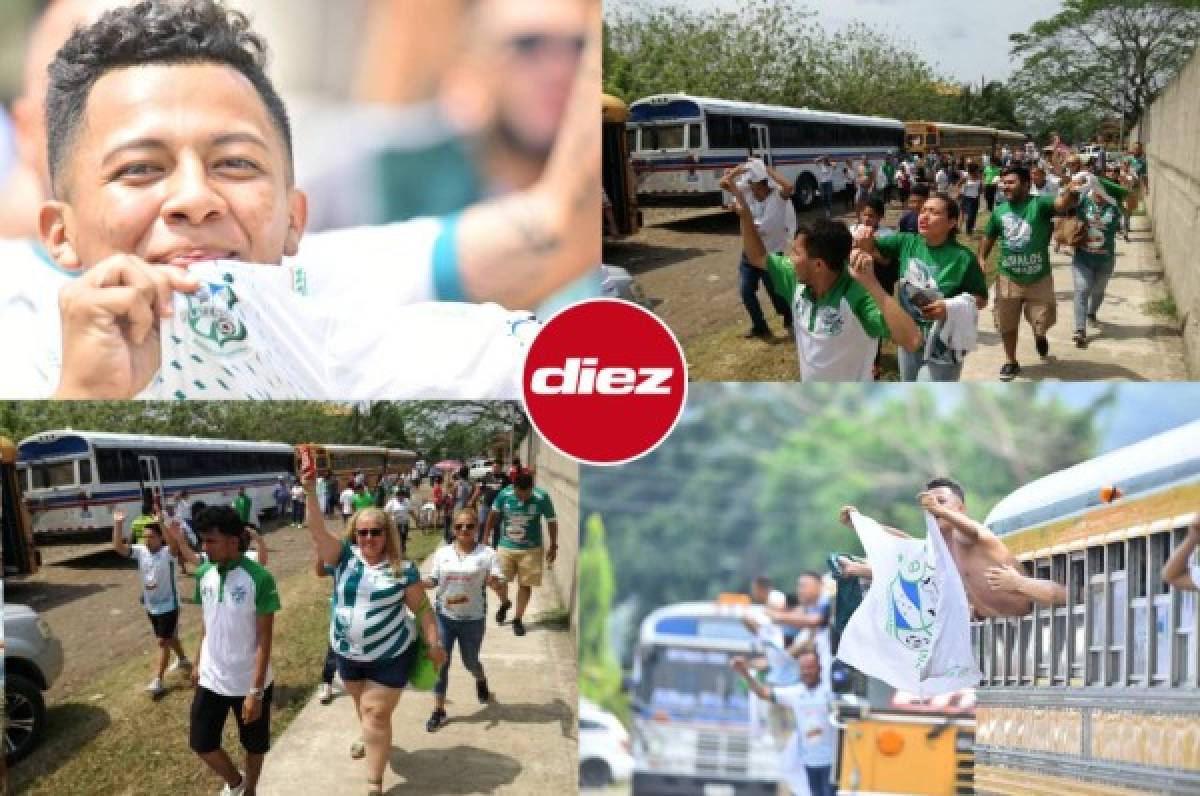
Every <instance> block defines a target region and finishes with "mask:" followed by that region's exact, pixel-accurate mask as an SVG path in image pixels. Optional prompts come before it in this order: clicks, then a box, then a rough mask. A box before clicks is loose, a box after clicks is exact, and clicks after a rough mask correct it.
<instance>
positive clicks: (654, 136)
mask: <svg viewBox="0 0 1200 796" xmlns="http://www.w3.org/2000/svg"><path fill="white" fill-rule="evenodd" d="M685 129H686V128H685V127H684V125H682V124H662V125H647V126H645V127H643V128H642V146H641V151H643V152H646V151H649V150H656V149H683V148H684V143H683V133H684V130H685Z"/></svg>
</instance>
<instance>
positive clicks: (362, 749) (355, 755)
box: [350, 738, 367, 760]
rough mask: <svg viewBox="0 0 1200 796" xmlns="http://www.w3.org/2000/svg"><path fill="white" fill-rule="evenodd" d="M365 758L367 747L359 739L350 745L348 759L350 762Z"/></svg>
mask: <svg viewBox="0 0 1200 796" xmlns="http://www.w3.org/2000/svg"><path fill="white" fill-rule="evenodd" d="M366 756H367V745H366V744H365V743H363V739H362V738H359V739H358V740H357V741H355V742H354V743H352V744H350V758H351V759H352V760H362V759H363V758H364V757H366Z"/></svg>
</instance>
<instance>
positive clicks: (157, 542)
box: [112, 509, 192, 699]
mask: <svg viewBox="0 0 1200 796" xmlns="http://www.w3.org/2000/svg"><path fill="white" fill-rule="evenodd" d="M124 525H125V512H123V511H121V510H120V509H117V510H115V511H113V535H112V546H113V549H114V550H116V551H117V553H118V554H119V555H121V556H124V557H125V558H132V559H133V560H134V561H136V562H137V565H138V574H139V575H140V576H141V581H142V597H141V600H142V605H144V606H145V607H146V615H147V616H148V617H150V626H151V627H152V628H154V637H155V638H156V639H157V640H158V668H157V670H156V673H155V675H154V679H153V680H151V681H150V685H148V686H146V691H147V692H149V694H150V696H151V697H153V698H155V699H157V698H158V697H160V696H162V695H163V694H164V693H165V692H166V689H165V688H163V676H164V675H165V674H166V673H167V672H175V671H179V670H180V669H190V668H192V664H191V661H189V660H188V657H187V655H186V654H184V651H183V646H182V645H181V644H180V643H179V594H178V592H177V591H176V588H175V551H173V550H172V549H171V548H172V546H170V545H168V544H167V542H166V540H165V539H164V537H163V531H162V527H161V526H160V525H159V524H158V523H157V522H151V523H147V524H146V525H144V526H143V527H142V531H143V534H144V536H143V538H144V539H145V543H144V544H129V542H127V541H125V533H124V530H123V526H124ZM171 652H174V653H175V663H173V664H171V666H170V668H168V667H167V662H168V661H169V660H170V658H171Z"/></svg>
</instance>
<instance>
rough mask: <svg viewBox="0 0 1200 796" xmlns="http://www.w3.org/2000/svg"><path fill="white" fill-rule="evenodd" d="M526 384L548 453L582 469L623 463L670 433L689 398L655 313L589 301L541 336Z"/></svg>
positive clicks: (677, 356) (679, 360)
mask: <svg viewBox="0 0 1200 796" xmlns="http://www.w3.org/2000/svg"><path fill="white" fill-rule="evenodd" d="M522 385H523V390H522V391H523V393H524V396H525V409H526V411H527V412H528V414H529V420H530V422H531V423H533V427H534V428H535V429H536V430H537V432H538V434H540V435H541V437H542V438H543V439H545V440H546V442H547V443H549V444H550V446H551V447H553V448H554V449H555V450H557V451H558V452H560V453H562V454H564V455H566V456H570V457H571V458H572V459H576V460H578V461H580V462H583V463H585V464H622V463H623V462H628V461H631V460H633V459H636V458H638V457H639V456H644V455H645V454H647V453H649V452H650V451H652V450H654V449H655V448H656V447H658V444H659V443H660V442H662V441H663V439H665V438H666V436H667V434H669V433H671V429H672V428H674V427H675V423H676V422H677V421H678V420H679V415H680V414H681V413H682V412H683V403H684V400H685V399H686V398H687V367H686V365H685V364H684V361H683V349H681V348H680V347H679V341H678V340H676V339H675V335H673V334H672V333H671V330H670V329H668V328H667V326H666V324H664V323H663V322H662V320H660V319H659V318H658V316H656V315H655V314H654V313H652V312H650V311H649V310H646V309H644V308H642V307H640V306H638V305H637V304H633V303H630V302H628V301H622V300H620V299H609V298H603V299H589V300H587V301H581V302H579V303H577V304H572V305H571V306H570V307H567V308H566V309H564V310H562V311H561V312H559V313H558V314H557V315H555V316H554V317H553V318H551V319H550V320H549V321H547V322H546V325H545V326H543V327H542V329H541V331H540V332H538V335H537V337H536V338H534V340H533V344H532V345H530V347H529V353H528V355H527V356H526V357H525V372H524V378H523V379H522Z"/></svg>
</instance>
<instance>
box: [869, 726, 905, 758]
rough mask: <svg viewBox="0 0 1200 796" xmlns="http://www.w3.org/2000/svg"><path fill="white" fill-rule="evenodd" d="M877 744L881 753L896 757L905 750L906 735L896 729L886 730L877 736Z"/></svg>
mask: <svg viewBox="0 0 1200 796" xmlns="http://www.w3.org/2000/svg"><path fill="white" fill-rule="evenodd" d="M875 746H876V748H878V749H879V754H881V755H887V756H888V757H895V756H896V755H898V754H900V752H902V751H903V750H904V737H903V736H902V735H900V733H898V732H896V731H895V730H884V731H883V732H881V733H879V735H877V736H875Z"/></svg>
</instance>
